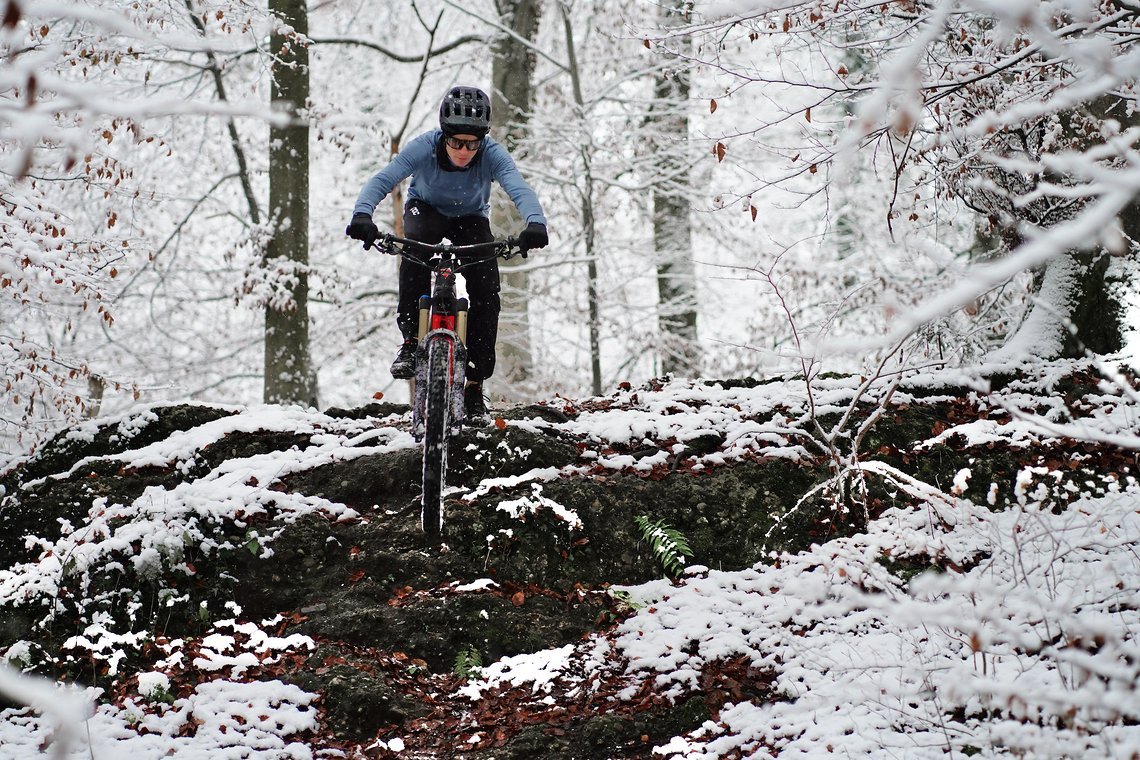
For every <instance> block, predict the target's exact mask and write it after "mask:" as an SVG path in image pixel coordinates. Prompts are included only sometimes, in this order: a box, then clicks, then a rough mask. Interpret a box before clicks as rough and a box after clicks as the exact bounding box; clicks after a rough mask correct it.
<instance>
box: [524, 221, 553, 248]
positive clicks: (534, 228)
mask: <svg viewBox="0 0 1140 760" xmlns="http://www.w3.org/2000/svg"><path fill="white" fill-rule="evenodd" d="M549 243H550V236H549V235H547V233H546V225H545V224H541V223H540V222H531V223H530V224H528V225H527V226H526V229H525V230H523V231H522V232H521V233H519V246H521V247H522V249H523V250H524V251H530V250H533V249H535V248H545V247H546V246H547V245H548V244H549Z"/></svg>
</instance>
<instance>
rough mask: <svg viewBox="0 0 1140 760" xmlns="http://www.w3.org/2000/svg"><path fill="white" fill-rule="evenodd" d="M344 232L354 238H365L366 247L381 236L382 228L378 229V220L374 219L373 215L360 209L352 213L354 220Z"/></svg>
mask: <svg viewBox="0 0 1140 760" xmlns="http://www.w3.org/2000/svg"><path fill="white" fill-rule="evenodd" d="M344 234H346V235H348V236H349V237H350V238H352V239H353V240H363V241H364V247H365V248H367V247H368V246H370V245H372V244H373V243H375V242H376V238H378V237H380V230H378V229H376V222H374V221H372V217H371V216H369V215H368V214H366V213H364V212H363V211H358V212H356V213H355V214H353V215H352V221H351V222H349V223H348V226H347V227H345V229H344Z"/></svg>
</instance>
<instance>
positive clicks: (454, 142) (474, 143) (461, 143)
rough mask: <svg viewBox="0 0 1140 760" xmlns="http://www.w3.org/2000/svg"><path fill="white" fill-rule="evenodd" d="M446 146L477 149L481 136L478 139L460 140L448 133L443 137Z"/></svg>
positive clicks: (481, 142) (481, 140) (459, 148)
mask: <svg viewBox="0 0 1140 760" xmlns="http://www.w3.org/2000/svg"><path fill="white" fill-rule="evenodd" d="M444 142H446V143H447V147H449V148H454V149H455V150H464V149H466V150H479V146H480V145H482V144H483V138H479V139H478V140H460V139H459V138H458V137H452V136H451V135H448V136H447V137H445V138H444Z"/></svg>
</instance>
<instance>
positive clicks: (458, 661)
mask: <svg viewBox="0 0 1140 760" xmlns="http://www.w3.org/2000/svg"><path fill="white" fill-rule="evenodd" d="M482 667H483V656H482V655H481V654H479V650H478V649H476V648H475V647H473V646H471V645H468V646H466V647H464V648H463V649H460V650H459V651H458V652H456V653H455V669H454V670H455V674H456V675H457V676H459V677H460V678H468V679H469V678H473V677H478V675H479V671H480V670H481V669H482Z"/></svg>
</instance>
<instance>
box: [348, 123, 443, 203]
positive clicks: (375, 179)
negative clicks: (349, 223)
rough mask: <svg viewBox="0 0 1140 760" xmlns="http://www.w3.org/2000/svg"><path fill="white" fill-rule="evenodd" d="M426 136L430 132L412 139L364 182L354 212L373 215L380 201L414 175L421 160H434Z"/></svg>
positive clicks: (429, 141) (427, 136)
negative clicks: (390, 160)
mask: <svg viewBox="0 0 1140 760" xmlns="http://www.w3.org/2000/svg"><path fill="white" fill-rule="evenodd" d="M425 138H430V134H423V135H420V136H419V137H417V138H416V139H414V140H412V141H411V142H410V143H408V144H407V145H406V146H405V147H404V149H403V150H401V151H400V152H399V153H397V154H396V157H395V158H393V159H392V162H391V163H390V164H388V165H387V166H385V167H384V168H383V169H381V170H380V171H378V172H376V173H375V174H373V175H372V178H371V179H369V180H368V181H367V182H365V183H364V187H363V188H361V190H360V195H358V196H356V205H355V206H354V207H353V209H352V213H354V214H359V213H365V214H368V215H369V216H372V212H374V211H375V210H376V207H377V206H378V205H380V201H382V200H384V199H385V198H387V197H388V194H389V193H391V192H392V190H393V188H395V187H396V185H398V184H400V183H401V182H403V181H404V180H405V179H407V178H408V177H410V176H412V174H414V173H415V171H416V169H417V167H419V166H420V162H421V161H424V160H432V144H431V140H430V139H425Z"/></svg>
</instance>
